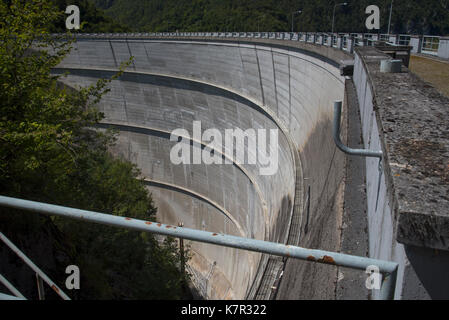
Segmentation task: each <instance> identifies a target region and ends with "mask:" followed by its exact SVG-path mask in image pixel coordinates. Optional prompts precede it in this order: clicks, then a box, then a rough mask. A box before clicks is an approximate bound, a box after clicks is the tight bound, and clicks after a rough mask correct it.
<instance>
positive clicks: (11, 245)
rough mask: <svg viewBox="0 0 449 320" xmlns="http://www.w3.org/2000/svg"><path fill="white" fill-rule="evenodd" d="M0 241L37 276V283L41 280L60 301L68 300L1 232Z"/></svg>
mask: <svg viewBox="0 0 449 320" xmlns="http://www.w3.org/2000/svg"><path fill="white" fill-rule="evenodd" d="M0 240H2V241H3V242H4V243H5V244H6V245H7V246H8V247H9V248H10V249H11V250H12V251H14V253H15V254H16V255H17V256H18V257H19V258H20V259H22V261H23V262H25V264H27V265H28V266H29V267H30V268H31V269H32V270H33V271H34V272H35V273H36V275H37V277H38V281H39V279H42V280H43V281H45V282H46V283H47V284H48V285H49V286H50V287H51V288H52V289H53V290H54V291H55V292H56V293H57V294H58V295H59V296H60V297H61V298H62V299H64V300H70V298H69V296H67V295H66V294H65V293H64V292H63V291H62V290H61V289H60V288H59V287H58V286H57V285H56V283H54V282H53V281H52V280H51V279H50V278H49V277H48V276H47V275H46V274H45V273H44V272H43V271H42V270H41V269H40V268H39V267H38V266H36V265H35V264H34V263H33V261H31V260H30V258H28V257H27V256H26V255H25V254H24V253H23V252H22V251H20V249H19V248H17V247H16V246H15V245H14V243H12V242H11V240H9V239H8V238H7V237H6V236H5V235H4V234H3V233H2V232H0Z"/></svg>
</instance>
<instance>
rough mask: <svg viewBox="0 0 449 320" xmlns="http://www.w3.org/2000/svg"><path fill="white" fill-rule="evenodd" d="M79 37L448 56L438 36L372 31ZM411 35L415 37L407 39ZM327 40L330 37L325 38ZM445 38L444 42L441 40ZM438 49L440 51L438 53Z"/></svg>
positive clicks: (113, 34) (122, 34)
mask: <svg viewBox="0 0 449 320" xmlns="http://www.w3.org/2000/svg"><path fill="white" fill-rule="evenodd" d="M75 36H76V37H77V38H79V39H95V38H98V39H130V40H132V39H151V38H168V39H170V38H173V39H174V38H219V39H227V38H235V39H271V40H283V41H295V42H305V43H314V44H319V45H324V46H328V47H334V48H338V49H341V50H344V51H348V52H350V53H352V52H353V48H354V47H356V46H373V45H375V43H376V42H378V41H381V42H385V43H387V44H388V45H393V46H397V45H399V46H409V45H410V46H413V52H414V53H424V54H430V55H438V56H440V57H447V56H449V52H447V51H448V50H449V49H447V47H448V46H449V45H445V46H440V40H441V37H437V36H415V35H406V34H401V35H395V34H375V33H365V34H364V33H351V34H349V33H326V32H319V33H318V32H146V33H108V34H107V33H87V34H85V33H75ZM412 38H416V39H419V40H418V41H411V39H412ZM329 39H331V40H329ZM445 41H448V42H449V40H447V39H445ZM440 51H441V52H440Z"/></svg>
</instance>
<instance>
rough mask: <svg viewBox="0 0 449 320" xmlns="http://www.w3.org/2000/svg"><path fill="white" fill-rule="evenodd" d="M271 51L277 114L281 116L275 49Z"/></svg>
mask: <svg viewBox="0 0 449 320" xmlns="http://www.w3.org/2000/svg"><path fill="white" fill-rule="evenodd" d="M270 51H271V62H272V64H273V82H274V97H275V98H276V116H277V117H278V118H279V102H278V88H277V84H276V68H275V66H274V52H273V49H271V50H270Z"/></svg>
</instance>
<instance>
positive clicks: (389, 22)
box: [388, 0, 394, 34]
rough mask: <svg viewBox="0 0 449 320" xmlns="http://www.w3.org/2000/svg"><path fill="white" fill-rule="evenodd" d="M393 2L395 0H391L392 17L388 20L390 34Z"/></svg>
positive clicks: (391, 11)
mask: <svg viewBox="0 0 449 320" xmlns="http://www.w3.org/2000/svg"><path fill="white" fill-rule="evenodd" d="M393 2H394V0H391V7H390V19H389V20H388V34H390V27H391V15H392V13H393Z"/></svg>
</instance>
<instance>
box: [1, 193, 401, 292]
mask: <svg viewBox="0 0 449 320" xmlns="http://www.w3.org/2000/svg"><path fill="white" fill-rule="evenodd" d="M0 206H3V207H9V208H14V209H19V210H25V211H28V212H36V213H42V214H47V215H55V216H62V217H66V218H71V219H76V220H82V221H84V222H93V223H99V224H103V225H109V226H113V227H120V228H126V229H130V230H135V231H141V232H149V233H154V234H159V235H164V236H171V237H175V238H181V239H187V240H192V241H198V242H204V243H209V244H214V245H219V246H224V247H231V248H237V249H243V250H248V251H254V252H260V253H266V254H271V255H275V256H281V257H288V258H294V259H300V260H305V261H309V262H311V263H321V264H329V265H335V266H341V267H348V268H352V269H358V270H363V271H365V272H366V271H367V270H370V269H371V268H373V267H375V268H377V269H378V270H379V272H380V274H381V275H382V282H381V287H380V297H381V299H393V297H394V292H395V287H396V278H397V270H398V264H397V263H395V262H389V261H382V260H376V259H370V258H365V257H357V256H352V255H347V254H342V253H335V252H329V251H322V250H312V249H305V248H300V247H295V246H289V245H284V244H280V243H273V242H267V241H262V240H254V239H247V238H242V237H236V236H231V235H225V234H218V233H212V232H208V231H200V230H195V229H188V228H178V227H175V226H169V225H164V224H161V223H156V222H150V221H143V220H137V219H131V218H128V217H121V216H114V215H108V214H104V213H99V212H92V211H86V210H79V209H74V208H68V207H62V206H56V205H51V204H46V203H40V202H34V201H28V200H22V199H16V198H10V197H4V196H0ZM2 240H4V239H2ZM22 259H23V257H22ZM30 262H31V261H29V262H28V263H27V264H28V265H30V266H32V265H34V264H32V263H30ZM33 270H35V271H36V272H37V270H36V269H35V268H33ZM39 271H40V270H39ZM40 272H41V271H40ZM40 275H41V276H42V278H43V279H44V281H46V282H47V281H48V280H49V279H46V278H44V277H43V275H42V274H41V273H40ZM379 276H380V275H379ZM45 277H46V276H45ZM50 281H51V280H50ZM47 283H49V282H47Z"/></svg>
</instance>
